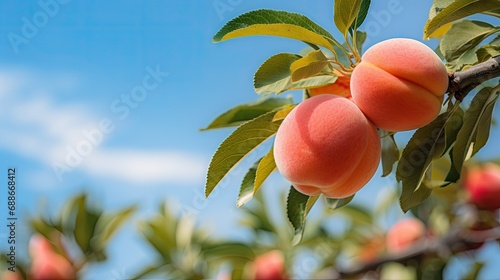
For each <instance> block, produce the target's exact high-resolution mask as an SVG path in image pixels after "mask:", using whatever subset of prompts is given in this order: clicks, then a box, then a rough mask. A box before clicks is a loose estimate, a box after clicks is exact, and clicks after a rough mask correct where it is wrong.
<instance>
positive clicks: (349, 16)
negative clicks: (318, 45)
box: [333, 0, 363, 35]
mask: <svg viewBox="0 0 500 280" xmlns="http://www.w3.org/2000/svg"><path fill="white" fill-rule="evenodd" d="M362 2H363V0H335V5H334V8H333V20H334V22H335V25H336V26H337V29H338V30H339V31H340V33H342V34H344V35H346V34H347V32H348V31H349V27H351V25H352V24H353V23H354V21H355V20H356V18H357V17H358V15H359V10H360V9H361V3H362Z"/></svg>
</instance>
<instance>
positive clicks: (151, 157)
mask: <svg viewBox="0 0 500 280" xmlns="http://www.w3.org/2000/svg"><path fill="white" fill-rule="evenodd" d="M54 1H55V0H54ZM54 1H51V0H42V1H40V2H38V1H7V0H3V1H0V54H1V55H0V118H1V119H2V122H1V124H0V133H1V135H2V137H1V139H0V158H1V159H2V160H1V161H0V168H1V169H0V170H6V169H7V168H8V167H16V168H17V170H18V185H19V194H18V205H19V208H20V209H21V211H23V212H24V213H35V211H37V210H39V209H43V208H42V207H41V204H40V203H39V201H40V199H41V198H44V199H45V200H46V201H47V202H49V204H48V205H50V207H49V208H50V209H49V210H48V211H55V210H56V209H59V206H60V205H61V204H62V203H63V202H64V200H65V199H67V198H68V197H70V196H71V195H73V194H76V193H79V192H81V191H82V190H89V192H90V193H91V194H92V195H93V197H95V199H96V201H98V202H100V203H102V204H103V205H104V206H105V207H106V209H116V208H119V207H122V206H125V205H129V204H131V203H141V207H142V210H141V214H140V215H141V216H148V215H149V214H151V212H152V211H153V209H154V207H155V206H156V205H157V204H158V203H159V202H160V201H162V200H165V199H167V198H168V199H170V201H172V200H175V201H177V202H176V203H178V204H181V205H185V206H196V207H198V208H199V209H200V210H201V211H200V215H199V217H200V219H204V220H205V221H206V223H208V224H210V225H211V227H213V228H214V229H217V228H219V229H220V228H223V229H225V230H224V231H223V233H221V234H220V235H221V236H227V237H234V238H237V237H238V236H239V235H240V232H239V231H238V228H237V226H236V225H235V220H236V219H237V217H238V210H237V209H236V207H235V199H236V195H237V192H238V187H237V186H238V184H239V182H240V180H241V178H242V176H243V174H244V172H245V167H248V165H249V164H250V163H251V161H250V160H248V161H245V162H244V163H243V165H242V167H240V168H236V169H235V172H233V174H231V175H230V176H228V179H227V180H225V181H224V184H222V185H221V186H220V187H221V188H224V191H223V192H220V193H218V194H217V195H214V196H212V197H210V198H209V199H208V200H206V201H202V200H201V198H202V193H203V185H204V177H205V172H206V169H207V166H208V163H209V160H210V157H211V155H212V153H213V152H214V151H215V150H216V148H217V146H218V145H219V144H220V142H221V141H222V140H223V139H224V138H225V137H226V136H227V135H228V134H229V133H230V131H231V130H228V129H222V130H217V131H209V132H203V133H201V132H199V131H198V129H199V128H202V127H204V126H206V125H207V124H208V123H209V122H210V121H211V120H212V119H213V118H214V117H216V116H217V115H218V114H220V113H222V112H223V111H225V110H227V109H229V108H231V107H233V106H235V105H237V104H240V103H244V102H248V101H252V100H255V99H257V95H256V94H255V93H254V92H253V87H252V75H253V73H254V71H255V70H256V69H257V67H258V66H259V65H260V64H261V63H262V62H263V61H264V60H265V59H266V58H267V57H269V56H271V55H273V54H276V53H278V52H299V51H300V50H301V49H302V48H304V47H305V46H304V45H303V44H302V43H300V42H294V41H291V40H287V39H280V38H269V37H253V38H242V39H237V40H233V41H229V42H223V43H220V44H213V43H212V42H211V38H212V36H213V34H215V33H216V32H217V31H218V29H219V28H220V27H222V25H223V24H224V23H225V22H227V21H228V20H230V19H231V18H233V17H236V16H237V15H239V14H241V13H243V12H246V11H250V10H254V9H259V8H271V9H279V10H287V11H293V12H299V13H303V14H305V15H307V16H308V17H310V18H311V19H312V20H313V21H315V22H317V23H319V24H320V25H322V26H324V27H325V28H326V29H328V30H329V31H331V32H332V34H334V36H336V37H337V38H341V37H340V36H339V34H338V33H337V32H336V31H335V30H334V25H333V20H332V10H333V4H332V2H333V1H298V0H294V1H263V0H260V1H246V0H231V1H230V0H210V1H200V0H182V1H181V0H169V1H158V0H157V1H83V0H71V1H70V0H65V1H63V0H60V1H59V2H54ZM373 2H374V3H373V4H372V7H371V8H370V9H371V11H370V14H369V15H368V17H367V19H366V21H365V23H364V25H363V26H362V27H361V29H364V30H367V31H368V32H369V34H368V43H367V46H366V47H368V46H369V45H372V44H374V43H376V42H378V41H381V40H384V39H388V38H392V37H409V38H414V39H418V40H421V39H422V30H423V25H424V23H425V20H426V18H427V13H428V9H429V7H430V5H431V2H432V1H430V0H426V1H403V0H391V1H377V0H375V1H373ZM40 3H56V4H52V5H49V6H47V7H48V10H47V7H45V8H44V7H43V6H44V5H41V4H40ZM31 24H33V25H31ZM426 44H428V45H429V46H431V47H435V45H436V42H432V41H427V42H426ZM366 47H365V48H366ZM134 94H135V96H136V97H135V99H134V98H133V97H132V96H134ZM294 95H295V96H296V97H298V96H299V95H298V94H297V93H294ZM137 96H138V97H137ZM496 111H498V110H496ZM496 115H498V112H497V113H496ZM88 135H91V136H88ZM408 136H409V134H404V133H403V134H401V135H400V136H398V137H399V138H398V139H399V140H400V141H402V142H404V141H405V140H407V139H408ZM498 136H499V133H498V131H495V130H494V131H493V132H492V135H491V137H492V139H498V138H497V137H498ZM89 138H90V139H93V140H94V142H95V143H97V144H92V145H90V146H89V145H87V146H86V145H85V144H82V143H83V142H87V143H88V142H89V141H87V140H88V139H89ZM492 146H493V145H489V146H488V147H487V148H486V149H485V150H484V151H483V152H482V153H481V154H480V156H481V155H485V156H490V157H493V156H498V154H499V151H498V148H496V147H492ZM78 148H80V149H82V150H83V151H85V155H84V156H82V157H81V158H80V159H75V158H74V157H71V156H69V157H70V158H71V159H70V162H71V163H72V164H73V166H69V165H68V162H67V159H68V154H71V151H72V150H77V149H78ZM257 152H259V151H257ZM261 152H264V149H262V150H261ZM254 158H256V156H254ZM58 164H65V165H66V166H68V169H64V171H65V172H63V171H61V169H57V170H59V171H55V169H54V166H55V165H57V166H59V167H60V166H61V165H58ZM58 174H59V175H58ZM272 181H273V184H272V185H271V184H268V185H267V187H268V188H267V189H266V190H265V191H266V192H269V193H278V192H277V191H276V190H275V189H274V188H276V189H278V190H285V189H286V187H287V183H286V182H285V181H283V180H282V179H280V178H279V177H273V180H272ZM393 183H394V179H393V178H383V179H382V178H380V171H378V173H377V174H376V175H375V178H374V179H373V180H372V182H370V183H369V184H368V186H367V187H366V188H365V189H363V191H361V192H360V193H359V195H358V197H357V198H356V199H357V200H359V202H362V203H370V199H369V198H370V197H373V195H376V194H377V193H378V191H379V190H380V189H381V188H382V187H386V186H390V185H391V184H393ZM44 211H46V210H44ZM220 214H224V216H225V217H226V219H218V218H217V216H218V215H220ZM128 229H130V230H131V231H132V230H134V226H128ZM219 232H220V230H219ZM19 238H20V239H23V238H24V239H26V238H27V236H25V235H23V234H22V233H21V234H20V236H19ZM122 242H127V243H126V244H130V248H128V249H127V250H129V251H130V256H132V257H125V256H120V255H119V254H117V252H119V251H120V248H121V245H120V244H123V243H122ZM112 245H113V246H112V253H114V254H113V255H112V256H111V257H112V258H115V261H114V262H112V263H110V264H108V265H107V266H104V267H101V268H96V269H95V271H93V272H92V273H94V274H93V275H94V276H96V275H97V276H99V277H101V276H102V277H104V276H109V275H110V273H111V272H110V271H111V269H110V268H113V269H115V274H116V271H121V270H122V268H124V267H127V266H129V265H131V266H132V268H134V267H139V266H140V264H141V262H142V263H144V262H145V260H147V258H148V251H147V250H144V247H142V243H140V242H138V239H137V237H134V236H133V234H127V233H121V234H120V235H118V237H117V241H116V242H115V243H113V244H112ZM122 250H123V248H122ZM120 273H121V272H120ZM113 277H116V276H113Z"/></svg>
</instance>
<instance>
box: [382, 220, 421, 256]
mask: <svg viewBox="0 0 500 280" xmlns="http://www.w3.org/2000/svg"><path fill="white" fill-rule="evenodd" d="M425 233H426V228H425V225H424V223H422V221H420V220H419V219H416V218H408V219H405V220H401V221H399V222H397V223H396V224H394V225H393V226H392V227H391V228H390V229H389V231H388V232H387V234H386V247H387V251H388V252H390V253H400V252H403V251H405V250H407V249H408V248H410V247H411V246H412V245H413V244H415V243H416V242H418V241H419V240H420V239H422V238H423V237H424V236H425Z"/></svg>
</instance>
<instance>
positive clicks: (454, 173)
mask: <svg viewBox="0 0 500 280" xmlns="http://www.w3.org/2000/svg"><path fill="white" fill-rule="evenodd" d="M448 154H449V155H450V161H451V165H450V170H449V171H448V174H447V175H446V178H445V179H444V180H445V182H449V183H455V182H457V181H458V180H459V179H460V172H458V170H457V168H456V167H455V163H454V160H453V149H452V150H450V152H449V153H448ZM449 183H447V184H445V185H443V186H442V187H446V186H448V185H449Z"/></svg>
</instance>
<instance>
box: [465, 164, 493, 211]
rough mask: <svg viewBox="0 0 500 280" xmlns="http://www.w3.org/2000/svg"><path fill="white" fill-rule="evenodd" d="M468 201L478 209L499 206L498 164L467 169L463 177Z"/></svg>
mask: <svg viewBox="0 0 500 280" xmlns="http://www.w3.org/2000/svg"><path fill="white" fill-rule="evenodd" d="M464 185H465V189H466V190H467V193H468V196H469V201H470V202H471V203H473V204H475V205H476V206H477V207H478V208H480V209H491V210H493V209H499V208H500V166H498V165H495V164H493V163H489V164H486V165H484V166H483V167H473V168H471V169H469V170H468V171H467V173H466V175H465V179H464Z"/></svg>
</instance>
